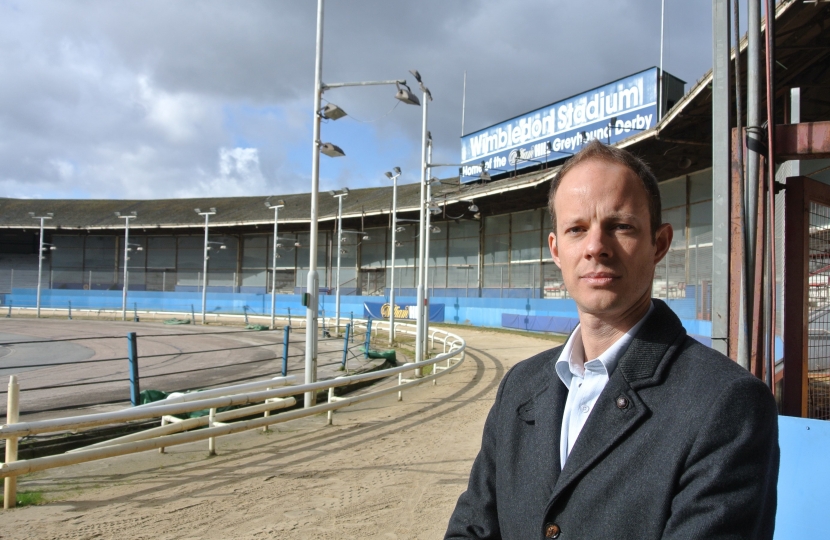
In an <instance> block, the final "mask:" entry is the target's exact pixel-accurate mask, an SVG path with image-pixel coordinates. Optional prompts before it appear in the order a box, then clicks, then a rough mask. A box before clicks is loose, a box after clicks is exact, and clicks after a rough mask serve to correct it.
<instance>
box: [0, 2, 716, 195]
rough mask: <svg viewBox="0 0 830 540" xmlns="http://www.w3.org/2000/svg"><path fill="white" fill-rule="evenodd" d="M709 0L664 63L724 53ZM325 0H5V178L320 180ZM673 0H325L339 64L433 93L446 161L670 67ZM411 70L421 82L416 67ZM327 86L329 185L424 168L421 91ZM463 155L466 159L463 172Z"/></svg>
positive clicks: (327, 75) (92, 188) (231, 183)
mask: <svg viewBox="0 0 830 540" xmlns="http://www.w3.org/2000/svg"><path fill="white" fill-rule="evenodd" d="M711 5H712V3H711V0H666V19H665V34H666V40H665V52H664V65H665V69H666V71H668V72H670V73H672V74H674V75H676V76H678V77H680V78H681V79H683V80H685V81H687V89H688V88H689V85H691V84H693V83H694V82H695V81H696V80H697V79H699V78H700V77H701V76H702V75H703V74H704V73H705V72H706V71H707V70H708V69H709V68H710V66H711V19H712V16H711ZM316 10H317V2H316V0H246V1H235V2H233V1H229V0H226V1H218V0H188V1H185V0H176V1H174V0H138V1H131V0H121V1H118V2H113V1H106V0H89V1H85V0H55V1H48V0H0V197H37V198H139V199H143V198H169V197H198V196H203V195H209V196H216V195H220V196H221V195H229V196H231V195H265V194H272V193H298V192H307V191H309V183H310V180H309V179H310V174H311V173H310V168H311V151H312V150H311V125H312V111H311V109H312V104H313V102H312V97H313V86H314V46H315V29H316ZM659 40H660V0H601V1H599V2H574V1H572V0H522V1H505V0H479V1H473V0H418V1H415V2H412V1H403V0H328V2H327V3H326V17H325V45H324V57H323V80H324V81H325V82H329V83H333V82H343V81H358V80H378V79H395V78H406V79H407V80H408V81H409V82H411V83H414V81H412V76H411V75H409V73H408V72H407V71H408V70H409V69H418V70H419V71H420V72H421V74H422V76H423V79H424V82H425V83H426V85H427V86H428V87H429V88H430V90H431V91H432V94H433V96H434V98H435V101H433V102H432V103H431V104H430V108H429V116H430V120H429V128H430V130H431V131H432V134H433V138H434V140H435V144H436V149H435V157H434V161H443V162H451V163H457V162H458V161H459V159H460V144H459V136H460V134H461V110H462V107H461V103H462V94H463V92H462V88H463V74H464V72H465V70H466V72H467V100H466V103H467V105H466V120H465V123H466V131H467V132H470V131H474V130H477V129H480V128H483V127H486V126H488V125H490V124H493V123H496V122H499V121H501V120H504V119H507V118H509V117H512V116H515V115H517V114H520V113H523V112H526V111H529V110H531V109H535V108H537V107H540V106H543V105H546V104H548V103H551V102H554V101H557V100H559V99H561V98H564V97H568V96H570V95H572V94H576V93H579V92H581V91H584V90H587V89H590V88H592V87H594V86H597V85H600V84H603V83H606V82H609V81H611V80H614V79H617V78H620V77H623V76H626V75H629V74H631V73H634V72H637V71H641V70H643V69H645V68H648V67H651V66H655V65H657V64H658V62H659ZM413 87H414V84H413ZM393 95H394V87H391V88H390V87H373V88H350V89H338V90H330V91H328V92H326V94H325V96H324V97H325V98H326V99H328V100H330V101H331V102H334V103H337V104H338V105H339V106H341V107H342V108H343V109H344V110H346V111H347V112H348V113H349V116H348V117H347V118H344V119H341V120H338V121H337V122H327V123H325V124H324V125H323V128H322V139H323V140H324V141H331V142H333V143H335V144H337V145H339V146H341V147H342V148H343V149H344V150H345V152H346V154H347V157H345V158H338V159H330V158H327V157H325V156H324V157H323V158H322V161H321V163H322V165H321V188H324V189H331V188H337V187H343V186H348V187H352V188H355V187H368V186H376V185H382V184H383V183H384V182H385V177H384V176H383V172H384V171H386V170H389V169H391V168H392V167H393V166H400V167H401V168H402V169H403V170H404V174H403V176H402V180H403V181H404V182H411V181H415V180H416V179H417V175H418V171H417V169H418V162H419V157H420V148H419V137H420V129H421V110H420V108H419V107H413V106H409V105H404V104H399V102H398V101H397V100H395V99H394V97H393ZM451 174H452V171H451V170H448V171H446V175H447V176H449V175H451Z"/></svg>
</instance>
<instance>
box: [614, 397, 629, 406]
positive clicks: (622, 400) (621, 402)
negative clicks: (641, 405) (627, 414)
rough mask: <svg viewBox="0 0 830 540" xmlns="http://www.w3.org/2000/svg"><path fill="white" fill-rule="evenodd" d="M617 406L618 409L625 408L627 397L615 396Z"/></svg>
mask: <svg viewBox="0 0 830 540" xmlns="http://www.w3.org/2000/svg"><path fill="white" fill-rule="evenodd" d="M617 408H618V409H627V408H628V398H627V397H625V396H620V397H618V398H617Z"/></svg>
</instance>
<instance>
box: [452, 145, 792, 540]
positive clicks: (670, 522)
mask: <svg viewBox="0 0 830 540" xmlns="http://www.w3.org/2000/svg"><path fill="white" fill-rule="evenodd" d="M549 207H550V212H551V216H552V218H553V232H552V233H551V234H550V237H549V246H550V251H551V255H553V260H554V262H555V263H556V264H557V266H559V268H560V269H561V270H562V276H563V279H564V283H565V286H566V288H567V290H568V292H569V293H570V295H571V296H572V297H573V299H574V301H575V302H576V305H577V310H578V312H579V325H578V326H577V328H576V329H575V330H574V331H573V333H572V334H571V335H570V337H569V338H568V340H567V342H566V343H565V344H564V345H563V346H560V347H557V348H555V349H552V350H549V351H547V352H544V353H541V354H539V355H537V356H534V357H533V358H530V359H528V360H525V361H523V362H520V363H519V364H517V365H516V366H515V367H513V369H511V370H510V371H509V372H508V373H507V375H506V376H505V377H504V380H503V381H502V382H501V385H500V386H499V390H498V393H497V395H496V401H495V403H494V405H493V408H492V409H491V411H490V414H489V415H488V417H487V421H486V423H485V426H484V436H483V440H482V445H481V451H480V452H479V454H478V457H477V458H476V460H475V463H474V464H473V468H472V472H471V473H470V480H469V485H468V487H467V491H466V492H464V493H463V494H462V495H461V497H460V498H459V500H458V504H457V506H456V508H455V511H454V512H453V515H452V517H451V519H450V523H449V528H448V531H447V535H446V538H479V539H495V538H504V539H521V540H525V539H532V538H559V539H560V540H567V539H572V538H580V539H583V538H584V539H605V538H608V539H614V540H620V539H628V538H630V539H637V540H641V539H650V538H689V539H722V538H730V539H732V538H772V533H773V527H774V525H775V509H776V485H777V479H778V458H779V452H778V431H777V429H778V428H777V425H778V424H777V412H776V406H775V402H774V400H773V398H772V395H771V394H770V392H769V390H768V389H767V388H766V386H764V384H763V383H762V382H761V381H759V380H758V379H756V378H754V377H753V376H752V375H750V374H749V373H748V372H747V371H745V370H744V369H742V368H740V367H739V366H738V365H737V364H735V363H734V362H732V361H730V360H729V359H728V358H726V357H725V356H723V355H721V354H719V353H717V352H715V351H714V350H712V349H710V348H708V347H705V346H704V345H701V344H700V343H698V342H697V341H695V340H693V339H691V338H690V337H688V336H687V335H686V332H685V330H684V329H683V326H682V325H681V324H680V320H679V319H678V318H677V316H676V315H675V314H674V313H673V312H672V311H671V310H670V309H669V308H668V307H667V306H666V304H664V303H663V302H661V301H660V300H656V299H652V298H651V286H652V281H653V278H654V269H655V267H656V265H657V263H659V262H660V260H661V259H662V258H663V257H664V256H665V255H666V252H667V251H668V249H669V246H670V245H671V241H672V235H673V231H672V227H671V225H670V224H667V223H662V224H661V214H660V212H661V208H660V192H659V190H658V187H657V180H656V178H655V177H654V175H653V174H652V173H651V171H650V170H649V169H648V167H647V166H646V165H645V164H644V163H643V162H642V161H640V160H639V159H637V158H636V157H634V156H632V155H631V154H629V153H628V152H626V151H624V150H620V149H616V148H613V147H608V146H605V145H603V144H602V143H599V142H597V141H594V142H592V143H590V144H589V145H587V146H586V147H585V148H584V149H583V150H582V151H580V152H579V153H578V154H577V155H576V156H574V157H573V158H572V159H571V160H570V161H569V162H568V163H566V164H565V165H564V166H563V168H562V169H561V171H560V172H559V174H558V175H557V176H556V178H554V180H553V182H552V185H551V190H550V197H549Z"/></svg>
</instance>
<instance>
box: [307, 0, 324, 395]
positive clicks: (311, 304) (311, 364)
mask: <svg viewBox="0 0 830 540" xmlns="http://www.w3.org/2000/svg"><path fill="white" fill-rule="evenodd" d="M323 4H324V0H317V48H316V55H315V60H314V109H313V110H314V128H313V134H312V137H313V139H314V140H313V142H312V151H311V217H310V226H309V253H308V281H307V286H306V301H307V305H306V310H305V318H306V323H305V384H311V383H313V382H315V381H316V380H317V294H318V292H319V286H318V282H319V278H318V275H317V219H318V216H317V202H318V201H317V200H318V198H319V190H320V144H321V141H320V119H321V118H320V103H321V101H322V98H323ZM303 397H304V401H303V403H304V407H305V408H306V409H307V408H309V407H312V406H313V405H315V404H316V403H317V394H316V392H306V393H305V394H304V396H303Z"/></svg>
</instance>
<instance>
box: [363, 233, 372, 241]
mask: <svg viewBox="0 0 830 540" xmlns="http://www.w3.org/2000/svg"><path fill="white" fill-rule="evenodd" d="M371 239H372V238H371V237H370V236H369V235H368V234H364V235H363V240H371Z"/></svg>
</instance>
